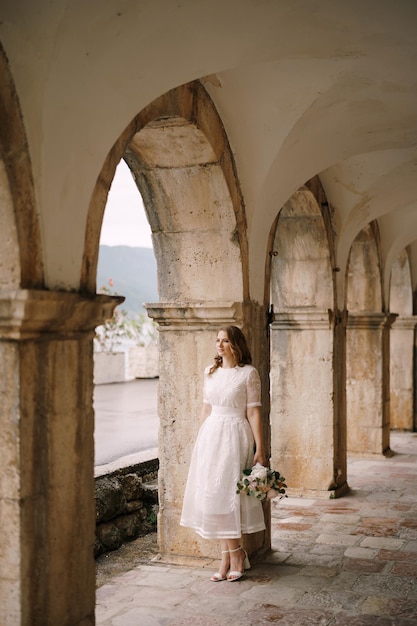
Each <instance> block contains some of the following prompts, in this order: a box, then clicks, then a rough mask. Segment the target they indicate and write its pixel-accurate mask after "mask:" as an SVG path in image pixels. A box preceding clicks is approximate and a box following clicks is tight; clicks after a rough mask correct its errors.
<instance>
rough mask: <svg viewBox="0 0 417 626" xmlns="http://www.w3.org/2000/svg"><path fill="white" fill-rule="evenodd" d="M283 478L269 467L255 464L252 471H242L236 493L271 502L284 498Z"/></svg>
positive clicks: (284, 486) (285, 486)
mask: <svg viewBox="0 0 417 626" xmlns="http://www.w3.org/2000/svg"><path fill="white" fill-rule="evenodd" d="M286 488H287V485H286V484H285V478H284V477H283V476H281V474H280V473H279V472H277V471H275V470H272V469H271V468H269V467H263V465H260V464H259V463H257V464H256V465H255V466H254V467H252V469H245V470H243V476H242V478H241V480H240V481H239V482H238V483H237V491H236V493H239V494H241V493H246V495H247V496H255V498H258V500H262V501H264V500H272V498H277V497H278V496H279V499H281V498H286V497H287V496H286V495H284V494H285V489H286Z"/></svg>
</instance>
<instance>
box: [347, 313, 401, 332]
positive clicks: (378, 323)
mask: <svg viewBox="0 0 417 626" xmlns="http://www.w3.org/2000/svg"><path fill="white" fill-rule="evenodd" d="M396 319H397V315H396V314H395V313H375V312H373V311H370V312H368V311H361V312H358V313H350V312H349V316H348V321H347V326H348V328H358V329H361V330H379V329H383V328H385V329H389V328H391V326H392V325H393V323H394V322H395V320H396Z"/></svg>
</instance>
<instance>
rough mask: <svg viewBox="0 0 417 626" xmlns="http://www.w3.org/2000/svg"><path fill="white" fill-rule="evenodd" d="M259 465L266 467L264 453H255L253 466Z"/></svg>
mask: <svg viewBox="0 0 417 626" xmlns="http://www.w3.org/2000/svg"><path fill="white" fill-rule="evenodd" d="M257 463H259V465H263V466H264V467H266V456H265V454H264V453H263V452H258V451H256V452H255V454H254V457H253V464H254V465H256V464H257Z"/></svg>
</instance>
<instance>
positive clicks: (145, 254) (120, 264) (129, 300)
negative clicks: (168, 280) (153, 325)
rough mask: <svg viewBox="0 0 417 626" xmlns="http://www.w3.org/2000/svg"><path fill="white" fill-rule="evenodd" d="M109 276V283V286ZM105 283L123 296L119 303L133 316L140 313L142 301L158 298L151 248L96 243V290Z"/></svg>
mask: <svg viewBox="0 0 417 626" xmlns="http://www.w3.org/2000/svg"><path fill="white" fill-rule="evenodd" d="M109 279H112V281H113V286H112V287H110V286H109ZM102 287H107V288H109V289H110V290H111V291H112V294H118V295H121V296H125V298H126V300H125V301H124V303H123V304H122V305H121V308H123V309H125V311H127V313H128V314H129V317H135V316H136V315H137V314H138V313H143V312H144V311H145V309H144V308H143V306H142V305H143V303H144V302H158V300H159V296H158V287H157V272H156V259H155V255H154V253H153V250H152V248H132V247H130V246H100V251H99V257H98V268H97V291H98V292H99V291H100V290H101V288H102Z"/></svg>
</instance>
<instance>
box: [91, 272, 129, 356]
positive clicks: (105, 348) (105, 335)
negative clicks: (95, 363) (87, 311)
mask: <svg viewBox="0 0 417 626" xmlns="http://www.w3.org/2000/svg"><path fill="white" fill-rule="evenodd" d="M113 286H114V284H113V279H112V278H109V280H108V286H106V285H103V286H102V287H101V288H100V289H99V291H98V293H101V294H105V295H108V296H117V295H119V294H118V293H116V292H115V291H113V289H112V287H113ZM130 337H131V330H130V320H129V318H128V315H127V312H126V311H125V309H122V308H120V306H117V307H116V308H115V310H114V313H113V316H112V317H111V318H110V319H108V320H106V321H105V322H104V324H102V325H101V326H97V328H96V331H95V336H94V342H95V344H96V346H98V347H99V349H100V350H101V351H102V352H113V351H114V348H115V347H116V346H118V345H120V344H121V343H122V341H123V340H124V339H130Z"/></svg>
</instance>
